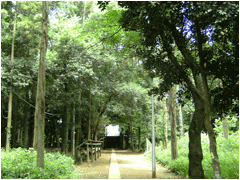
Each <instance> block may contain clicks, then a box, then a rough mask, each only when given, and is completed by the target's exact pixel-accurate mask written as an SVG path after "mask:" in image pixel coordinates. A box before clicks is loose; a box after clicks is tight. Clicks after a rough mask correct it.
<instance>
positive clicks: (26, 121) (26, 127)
mask: <svg viewBox="0 0 240 180" xmlns="http://www.w3.org/2000/svg"><path fill="white" fill-rule="evenodd" d="M26 99H29V91H28V89H27V91H26ZM25 112H26V113H25V114H26V116H25V118H24V131H23V132H24V142H23V147H24V148H28V147H29V143H28V142H29V136H28V135H29V116H30V115H31V114H30V108H29V105H28V104H25Z"/></svg>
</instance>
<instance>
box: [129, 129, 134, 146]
mask: <svg viewBox="0 0 240 180" xmlns="http://www.w3.org/2000/svg"><path fill="white" fill-rule="evenodd" d="M130 132H131V133H130V134H131V145H130V146H131V149H132V150H134V147H133V125H131V126H130Z"/></svg>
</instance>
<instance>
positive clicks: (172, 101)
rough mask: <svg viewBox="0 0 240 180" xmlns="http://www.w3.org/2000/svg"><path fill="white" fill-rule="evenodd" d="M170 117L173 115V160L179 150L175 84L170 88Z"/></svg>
mask: <svg viewBox="0 0 240 180" xmlns="http://www.w3.org/2000/svg"><path fill="white" fill-rule="evenodd" d="M169 107H170V108H169V110H170V117H171V152H172V160H175V159H177V158H178V150H177V134H176V117H177V116H176V115H177V109H176V108H177V107H176V87H175V85H174V86H173V87H172V88H171V90H170V103H169Z"/></svg>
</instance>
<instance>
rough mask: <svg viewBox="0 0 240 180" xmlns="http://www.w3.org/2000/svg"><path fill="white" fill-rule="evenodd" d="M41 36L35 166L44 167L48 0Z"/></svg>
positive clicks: (43, 13) (43, 15) (44, 6)
mask: <svg viewBox="0 0 240 180" xmlns="http://www.w3.org/2000/svg"><path fill="white" fill-rule="evenodd" d="M42 20H43V22H42V38H41V47H40V63H39V70H38V85H37V96H36V114H35V115H36V122H37V166H38V167H40V168H44V125H45V60H46V53H47V33H48V2H46V1H43V2H42Z"/></svg>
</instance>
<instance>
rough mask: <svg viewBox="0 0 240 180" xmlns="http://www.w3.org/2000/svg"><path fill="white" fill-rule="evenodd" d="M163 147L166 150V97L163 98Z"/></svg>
mask: <svg viewBox="0 0 240 180" xmlns="http://www.w3.org/2000/svg"><path fill="white" fill-rule="evenodd" d="M163 147H164V148H165V149H167V105H166V96H164V97H163Z"/></svg>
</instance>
